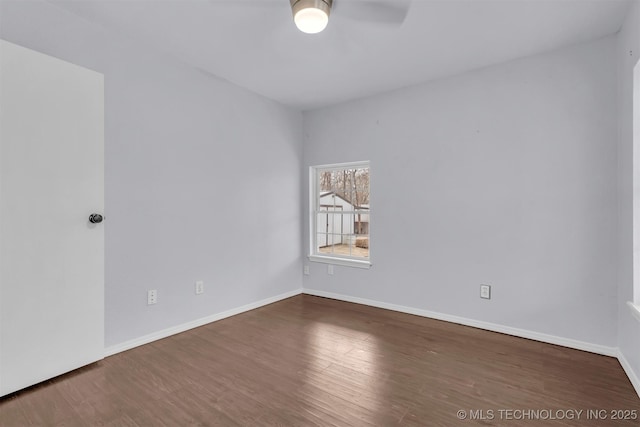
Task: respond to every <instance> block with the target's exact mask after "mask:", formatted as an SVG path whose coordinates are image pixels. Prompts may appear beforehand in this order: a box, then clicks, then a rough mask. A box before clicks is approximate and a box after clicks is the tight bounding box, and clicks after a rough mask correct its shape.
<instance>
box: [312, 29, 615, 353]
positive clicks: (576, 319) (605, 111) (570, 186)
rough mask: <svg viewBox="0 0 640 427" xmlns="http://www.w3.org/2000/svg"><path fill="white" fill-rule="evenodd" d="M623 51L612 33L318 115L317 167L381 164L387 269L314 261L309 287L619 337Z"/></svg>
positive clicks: (379, 258)
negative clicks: (485, 295)
mask: <svg viewBox="0 0 640 427" xmlns="http://www.w3.org/2000/svg"><path fill="white" fill-rule="evenodd" d="M615 52H616V38H615V37H609V38H606V39H602V40H599V41H595V42H592V43H588V44H582V45H578V46H574V47H570V48H566V49H562V50H559V51H555V52H552V53H548V54H544V55H539V56H535V57H529V58H526V59H521V60H517V61H513V62H509V63H505V64H501V65H496V66H493V67H489V68H486V69H482V70H478V71H474V72H470V73H467V74H463V75H460V76H455V77H451V78H447V79H443V80H438V81H433V82H430V83H426V84H423V85H420V86H415V87H411V88H406V89H403V90H398V91H394V92H391V93H387V94H384V95H380V96H376V97H371V98H368V99H363V100H359V101H355V102H350V103H346V104H342V105H339V106H335V107H330V108H326V109H322V110H317V111H310V112H306V113H304V115H303V117H304V123H305V128H304V129H305V138H306V139H305V144H304V164H305V167H308V166H310V165H317V164H328V163H340V162H347V161H357V160H371V186H372V187H371V203H372V207H373V210H372V218H371V247H372V259H371V261H372V264H373V267H372V268H371V269H370V270H362V269H353V268H349V267H340V266H336V267H335V274H334V275H333V276H329V275H327V268H326V266H324V265H322V264H315V263H311V262H308V261H307V263H308V264H309V265H310V267H311V275H310V276H306V277H305V278H304V288H305V289H308V290H316V291H321V292H323V293H333V294H340V295H345V296H348V297H350V298H361V299H368V300H373V301H377V302H382V303H386V304H395V305H399V306H404V307H409V308H415V309H421V310H429V311H434V312H438V313H444V314H447V315H450V316H460V317H463V318H468V319H473V320H476V321H482V322H491V323H494V324H498V325H504V326H508V327H511V328H520V329H524V330H527V331H533V332H536V333H541V334H549V335H553V336H556V337H560V338H563V339H571V340H577V341H581V342H584V343H590V344H595V345H596V346H605V347H608V348H611V347H615V346H616V319H617V286H616V222H617V197H616V183H617V170H616V167H617V163H616V162H617V156H616V138H617V114H616V58H615ZM303 177H306V174H303ZM303 188H304V189H307V188H308V184H307V183H304V184H303ZM305 197H308V194H307V192H305ZM305 218H306V220H307V222H308V213H307V214H305ZM417 219H419V220H417ZM398 223H399V224H404V227H402V228H400V229H399V228H398V227H397V226H396V224H398ZM306 226H308V225H306ZM306 238H308V237H306ZM304 247H305V248H307V247H308V243H306V241H305V244H304ZM481 283H488V284H491V285H493V298H492V299H491V300H489V301H487V300H481V299H480V298H479V285H480V284H481Z"/></svg>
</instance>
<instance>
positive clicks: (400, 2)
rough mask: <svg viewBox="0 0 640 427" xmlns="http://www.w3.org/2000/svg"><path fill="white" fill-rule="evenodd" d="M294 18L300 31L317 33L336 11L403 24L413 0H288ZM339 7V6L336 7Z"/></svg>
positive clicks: (377, 21) (375, 20) (377, 20)
mask: <svg viewBox="0 0 640 427" xmlns="http://www.w3.org/2000/svg"><path fill="white" fill-rule="evenodd" d="M289 1H290V3H291V10H292V12H293V20H294V22H295V24H296V26H297V27H298V29H299V30H300V31H302V32H303V33H307V34H316V33H319V32H321V31H322V30H324V29H325V28H326V26H327V24H328V23H329V15H330V14H331V12H332V8H333V9H334V13H340V14H341V15H344V16H347V17H350V18H352V19H356V20H359V21H368V22H373V23H377V24H387V25H400V24H402V22H404V19H405V18H406V16H407V13H408V11H409V6H410V4H411V2H410V0H387V1H382V0H362V1H351V2H349V1H345V0H289ZM336 8H337V10H336Z"/></svg>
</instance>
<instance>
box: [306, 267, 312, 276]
mask: <svg viewBox="0 0 640 427" xmlns="http://www.w3.org/2000/svg"><path fill="white" fill-rule="evenodd" d="M309 274H311V273H310V272H309V266H308V265H305V266H304V275H305V276H308V275H309Z"/></svg>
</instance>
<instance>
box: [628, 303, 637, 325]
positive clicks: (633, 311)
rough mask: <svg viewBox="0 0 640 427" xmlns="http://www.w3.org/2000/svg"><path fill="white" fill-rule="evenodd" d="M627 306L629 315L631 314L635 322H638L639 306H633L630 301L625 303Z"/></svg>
mask: <svg viewBox="0 0 640 427" xmlns="http://www.w3.org/2000/svg"><path fill="white" fill-rule="evenodd" d="M627 305H628V306H629V308H630V309H631V314H633V317H635V318H636V320H638V321H640V305H637V304H634V303H632V302H631V301H627Z"/></svg>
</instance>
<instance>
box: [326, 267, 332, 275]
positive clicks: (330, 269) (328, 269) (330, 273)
mask: <svg viewBox="0 0 640 427" xmlns="http://www.w3.org/2000/svg"><path fill="white" fill-rule="evenodd" d="M327 274H328V275H329V276H333V265H332V264H329V265H327Z"/></svg>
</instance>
